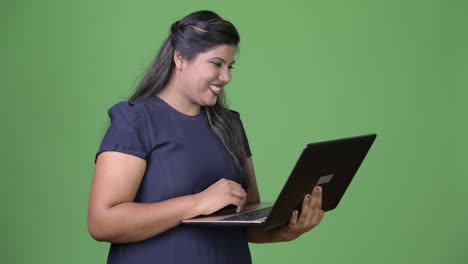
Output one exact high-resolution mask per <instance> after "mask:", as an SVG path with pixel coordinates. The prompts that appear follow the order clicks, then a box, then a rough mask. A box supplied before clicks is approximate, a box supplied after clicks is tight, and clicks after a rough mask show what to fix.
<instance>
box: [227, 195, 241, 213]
mask: <svg viewBox="0 0 468 264" xmlns="http://www.w3.org/2000/svg"><path fill="white" fill-rule="evenodd" d="M228 202H229V204H232V205H234V206H236V207H237V208H239V207H241V206H242V199H240V198H237V197H234V196H231V198H230V199H229V201H228ZM236 211H237V209H236Z"/></svg>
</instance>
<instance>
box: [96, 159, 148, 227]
mask: <svg viewBox="0 0 468 264" xmlns="http://www.w3.org/2000/svg"><path fill="white" fill-rule="evenodd" d="M145 169H146V161H145V160H144V159H142V158H139V157H137V156H133V155H129V154H125V153H121V152H114V151H105V152H102V153H101V154H99V156H98V157H97V161H96V168H95V172H94V178H93V183H92V187H91V194H90V198H89V207H88V217H89V219H88V220H92V219H94V217H98V218H99V215H100V214H101V213H102V212H103V211H105V210H106V209H109V208H111V207H113V206H115V205H117V204H120V203H124V202H131V201H133V200H134V198H135V196H136V193H137V191H138V188H139V186H140V183H141V180H142V178H143V175H144V173H145Z"/></svg>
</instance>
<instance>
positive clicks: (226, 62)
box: [181, 45, 235, 106]
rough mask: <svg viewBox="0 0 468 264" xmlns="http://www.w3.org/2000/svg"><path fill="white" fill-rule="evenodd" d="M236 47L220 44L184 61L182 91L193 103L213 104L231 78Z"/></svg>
mask: <svg viewBox="0 0 468 264" xmlns="http://www.w3.org/2000/svg"><path fill="white" fill-rule="evenodd" d="M234 54H235V47H234V46H231V45H219V46H216V47H214V48H212V49H211V50H209V51H206V52H204V53H199V54H198V55H197V56H195V57H194V58H193V59H192V60H190V61H184V65H183V67H182V71H181V81H182V87H181V89H182V92H183V93H184V95H185V96H186V98H188V99H189V100H190V102H191V103H194V104H198V105H201V106H211V105H214V104H215V103H216V100H217V99H218V95H219V93H220V92H221V90H222V89H224V86H225V85H226V84H228V83H229V81H230V80H231V68H232V64H234Z"/></svg>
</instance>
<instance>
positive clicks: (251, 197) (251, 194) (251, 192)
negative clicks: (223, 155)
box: [246, 157, 260, 204]
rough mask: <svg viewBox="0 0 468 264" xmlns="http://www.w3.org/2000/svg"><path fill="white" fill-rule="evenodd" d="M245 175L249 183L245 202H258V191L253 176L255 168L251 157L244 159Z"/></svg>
mask: <svg viewBox="0 0 468 264" xmlns="http://www.w3.org/2000/svg"><path fill="white" fill-rule="evenodd" d="M246 167H247V176H248V179H249V184H248V187H247V204H252V203H259V202H260V193H259V192H258V186H257V179H256V178H255V170H254V166H253V161H252V157H248V158H247V160H246Z"/></svg>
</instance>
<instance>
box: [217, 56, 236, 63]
mask: <svg viewBox="0 0 468 264" xmlns="http://www.w3.org/2000/svg"><path fill="white" fill-rule="evenodd" d="M212 59H217V60H220V61H222V62H223V63H226V60H225V59H223V58H220V57H214V58H212ZM234 63H236V61H235V60H233V61H232V62H231V65H232V64H234Z"/></svg>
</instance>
